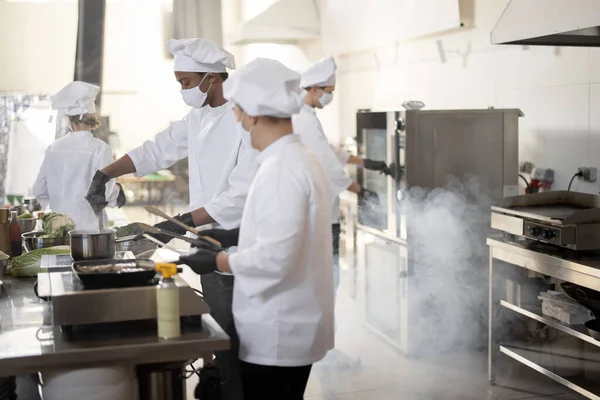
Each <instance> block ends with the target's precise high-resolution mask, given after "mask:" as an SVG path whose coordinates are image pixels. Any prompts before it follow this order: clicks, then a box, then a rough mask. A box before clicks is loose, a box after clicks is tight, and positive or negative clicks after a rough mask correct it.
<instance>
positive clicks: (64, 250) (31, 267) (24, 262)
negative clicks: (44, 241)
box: [8, 246, 71, 276]
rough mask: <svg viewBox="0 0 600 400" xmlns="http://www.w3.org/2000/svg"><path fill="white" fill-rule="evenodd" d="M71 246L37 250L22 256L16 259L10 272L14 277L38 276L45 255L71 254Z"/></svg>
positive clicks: (13, 260)
mask: <svg viewBox="0 0 600 400" xmlns="http://www.w3.org/2000/svg"><path fill="white" fill-rule="evenodd" d="M70 251H71V249H70V247H69V246H53V247H45V248H43V249H36V250H33V251H30V252H29V253H25V254H23V255H22V256H18V257H14V258H13V259H12V265H11V267H10V269H9V270H8V271H9V272H10V273H11V274H12V276H37V273H38V272H39V271H40V265H41V263H42V256H43V255H45V254H69V253H70Z"/></svg>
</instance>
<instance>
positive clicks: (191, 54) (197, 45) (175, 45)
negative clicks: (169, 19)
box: [167, 39, 235, 73]
mask: <svg viewBox="0 0 600 400" xmlns="http://www.w3.org/2000/svg"><path fill="white" fill-rule="evenodd" d="M167 49H169V51H170V52H171V54H173V55H174V56H175V71H180V72H219V73H220V72H227V68H229V69H235V57H234V56H233V54H231V53H230V52H228V51H226V50H223V49H222V48H220V47H219V46H218V45H217V44H215V43H213V42H211V41H210V40H206V39H169V41H168V42H167Z"/></svg>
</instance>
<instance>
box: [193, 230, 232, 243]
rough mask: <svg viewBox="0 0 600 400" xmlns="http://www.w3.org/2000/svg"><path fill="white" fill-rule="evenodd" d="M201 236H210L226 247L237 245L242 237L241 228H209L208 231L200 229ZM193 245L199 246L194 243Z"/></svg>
mask: <svg viewBox="0 0 600 400" xmlns="http://www.w3.org/2000/svg"><path fill="white" fill-rule="evenodd" d="M200 236H208V237H211V238H213V239H215V240H216V241H217V242H220V243H221V246H223V247H224V248H227V247H231V246H237V244H238V239H239V237H240V228H235V229H232V230H229V231H228V230H225V229H208V230H206V231H200ZM192 247H197V246H196V245H192Z"/></svg>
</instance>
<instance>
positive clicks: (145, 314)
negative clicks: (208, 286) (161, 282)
mask: <svg viewBox="0 0 600 400" xmlns="http://www.w3.org/2000/svg"><path fill="white" fill-rule="evenodd" d="M175 283H176V284H177V286H178V287H179V304H180V314H181V315H182V316H192V315H201V314H205V313H210V308H209V306H208V304H206V303H205V302H204V301H203V300H202V299H201V298H200V297H199V296H198V295H196V293H195V292H194V290H193V289H192V288H191V287H190V286H189V285H188V284H187V283H186V281H185V280H184V279H183V278H181V277H180V276H177V277H176V279H175ZM38 294H39V295H40V296H41V297H50V298H52V303H53V317H54V323H55V324H57V325H80V324H92V323H105V322H117V321H137V320H146V319H156V286H153V285H150V286H137V287H129V288H114V289H100V290H87V289H84V288H83V286H82V285H81V282H80V281H79V279H78V278H77V276H76V275H75V274H74V273H73V272H72V271H62V272H53V271H52V270H51V271H50V272H49V273H46V272H44V273H40V274H38ZM124 305H127V306H126V307H125V306H124Z"/></svg>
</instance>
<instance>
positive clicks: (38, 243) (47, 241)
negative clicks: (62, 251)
mask: <svg viewBox="0 0 600 400" xmlns="http://www.w3.org/2000/svg"><path fill="white" fill-rule="evenodd" d="M44 235H46V232H44V231H36V232H27V233H24V234H22V235H21V238H23V243H24V244H25V250H27V251H32V250H35V249H41V248H44V247H53V246H66V245H68V244H69V238H68V237H67V236H62V237H58V238H48V237H42V236H44Z"/></svg>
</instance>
